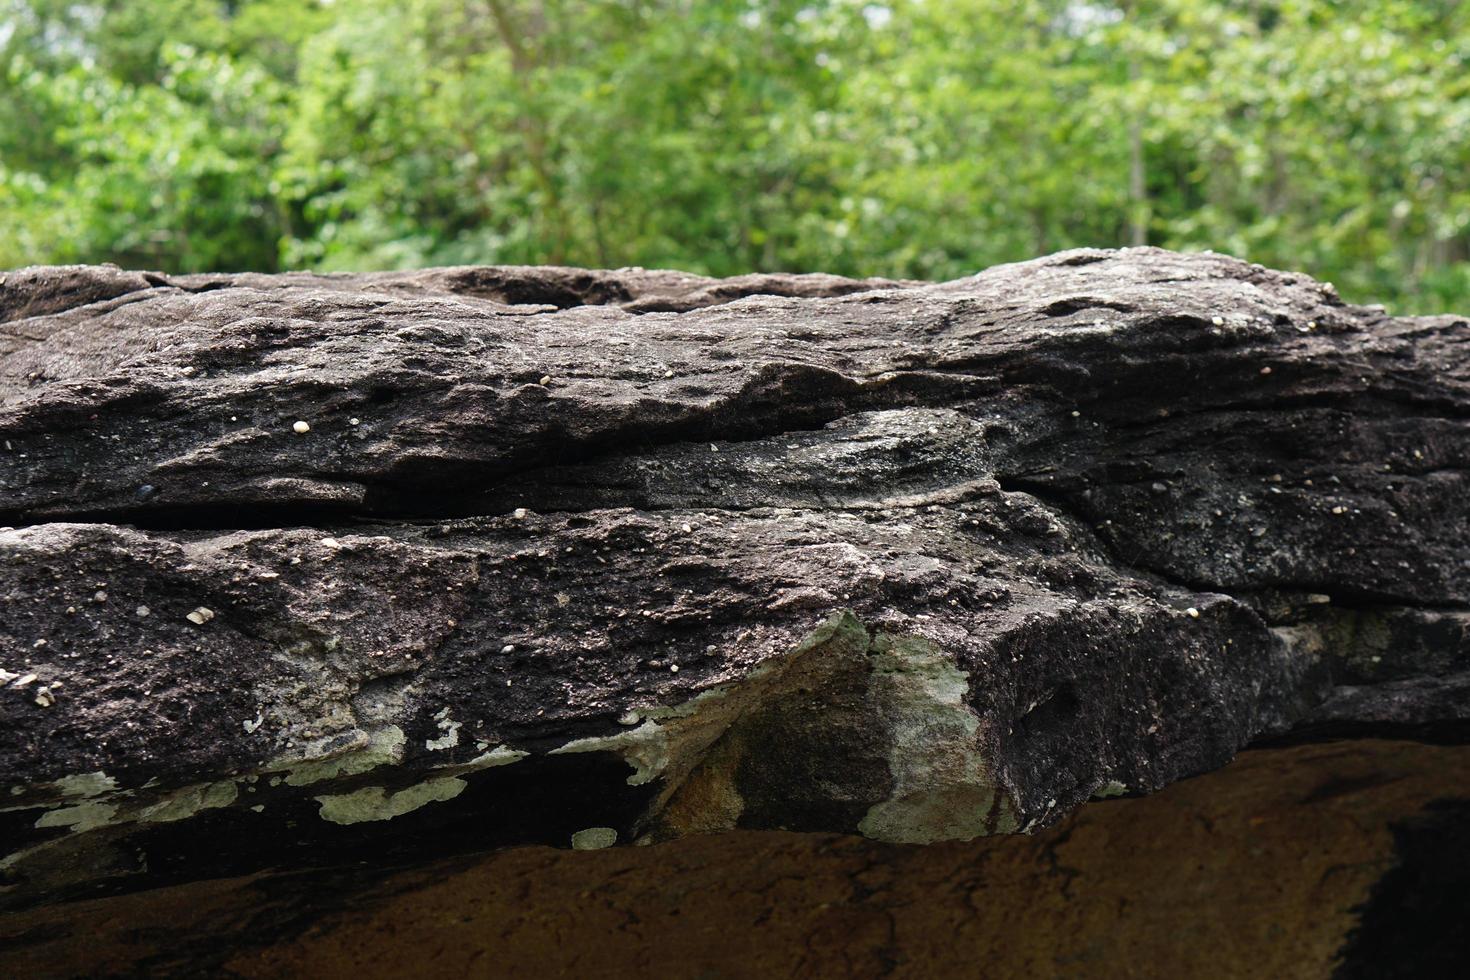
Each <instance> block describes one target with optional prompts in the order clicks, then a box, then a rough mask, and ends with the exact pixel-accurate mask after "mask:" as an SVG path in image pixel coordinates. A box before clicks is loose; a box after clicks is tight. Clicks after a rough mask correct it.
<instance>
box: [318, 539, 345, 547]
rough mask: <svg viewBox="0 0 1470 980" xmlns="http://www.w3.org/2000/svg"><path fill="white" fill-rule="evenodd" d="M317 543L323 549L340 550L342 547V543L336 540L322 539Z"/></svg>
mask: <svg viewBox="0 0 1470 980" xmlns="http://www.w3.org/2000/svg"><path fill="white" fill-rule="evenodd" d="M317 543H318V544H320V545H321V546H322V547H323V548H340V547H342V543H341V542H340V541H338V540H337V539H336V538H322V539H321V540H320V541H318V542H317Z"/></svg>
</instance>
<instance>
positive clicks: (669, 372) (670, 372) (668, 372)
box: [664, 371, 674, 378]
mask: <svg viewBox="0 0 1470 980" xmlns="http://www.w3.org/2000/svg"><path fill="white" fill-rule="evenodd" d="M673 376H674V372H673V371H665V372H664V377H666V378H672V377H673Z"/></svg>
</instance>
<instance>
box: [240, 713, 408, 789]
mask: <svg viewBox="0 0 1470 980" xmlns="http://www.w3.org/2000/svg"><path fill="white" fill-rule="evenodd" d="M406 742H407V738H406V737H405V736H404V734H403V729H401V728H399V727H398V726H397V725H388V726H385V727H383V728H380V729H378V730H377V731H375V732H373V733H371V734H370V735H368V738H367V744H366V745H359V746H358V747H355V748H353V749H352V750H351V751H348V752H345V753H343V754H341V755H337V756H333V757H331V758H326V759H320V760H316V761H310V762H304V763H298V764H293V765H292V766H291V769H290V771H289V772H287V773H286V784H287V785H288V786H309V785H311V784H312V783H319V782H321V781H323V780H326V779H338V778H340V777H343V776H356V775H358V774H359V773H364V772H368V771H369V770H371V769H376V768H377V767H378V766H387V765H396V764H398V763H399V762H402V761H403V747H404V744H405V743H406ZM279 768H281V767H280V766H279V765H276V764H273V765H271V766H267V767H266V771H274V770H277V769H279Z"/></svg>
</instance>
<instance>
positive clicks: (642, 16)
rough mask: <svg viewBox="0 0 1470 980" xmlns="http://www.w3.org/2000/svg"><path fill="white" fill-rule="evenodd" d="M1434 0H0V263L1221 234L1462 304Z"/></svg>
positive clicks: (1419, 296)
mask: <svg viewBox="0 0 1470 980" xmlns="http://www.w3.org/2000/svg"><path fill="white" fill-rule="evenodd" d="M1467 62H1470V8H1467V7H1466V5H1463V4H1460V3H1458V2H1455V0H1412V2H1411V0H1218V2H1204V0H1137V2H1132V0H1129V2H1106V0H1098V2H1064V0H1006V2H1001V0H946V2H943V3H939V2H935V0H929V2H925V0H891V2H883V3H864V2H860V0H615V2H592V0H315V2H312V0H91V2H87V0H0V266H15V265H24V264H30V263H36V262H100V261H113V262H117V263H119V264H122V265H126V266H134V267H146V268H156V269H162V270H165V271H199V270H219V269H231V270H241V269H260V270H276V269H281V268H321V269H342V268H393V267H412V266H422V265H439V264H453V263H469V262H475V263H568V264H577V265H593V266H622V265H643V266H650V267H652V266H669V267H677V268H683V269H688V270H691V271H696V272H707V273H711V274H717V275H726V274H733V273H740V272H748V271H755V270H802V271H808V270H822V271H829V272H836V273H844V274H849V275H885V276H896V277H916V278H952V277H956V276H961V275H965V274H967V273H970V272H973V271H975V270H977V269H979V268H982V267H985V266H988V265H992V264H995V263H997V262H1004V261H1011V260H1017V259H1022V258H1026V257H1029V256H1032V255H1036V254H1039V253H1043V252H1048V251H1053V250H1056V249H1060V248H1066V247H1071V246H1077V245H1101V246H1110V245H1124V244H1132V243H1148V244H1156V245H1163V246H1166V247H1170V248H1180V249H1203V248H1213V249H1217V250H1220V251H1226V252H1230V253H1233V254H1237V255H1240V256H1242V257H1246V258H1249V259H1251V260H1253V261H1258V262H1262V263H1266V264H1269V265H1274V266H1281V267H1288V268H1297V269H1301V270H1303V271H1306V272H1309V273H1311V274H1313V275H1315V276H1318V277H1320V278H1323V279H1327V280H1332V281H1334V282H1335V283H1336V284H1337V286H1338V287H1339V289H1340V290H1341V291H1342V292H1343V293H1344V294H1345V295H1347V296H1348V297H1349V298H1351V299H1356V300H1359V301H1370V300H1371V301H1382V302H1386V303H1389V304H1391V305H1394V306H1395V308H1396V309H1399V310H1403V311H1409V312H1431V311H1436V310H1441V309H1453V308H1457V307H1458V308H1459V309H1462V310H1463V309H1470V70H1467Z"/></svg>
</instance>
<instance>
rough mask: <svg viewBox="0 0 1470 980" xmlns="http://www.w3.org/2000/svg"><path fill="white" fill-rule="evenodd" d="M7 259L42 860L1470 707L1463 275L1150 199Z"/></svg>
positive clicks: (994, 763)
mask: <svg viewBox="0 0 1470 980" xmlns="http://www.w3.org/2000/svg"><path fill="white" fill-rule="evenodd" d="M48 284H49V285H48ZM757 292H759V293H769V292H778V293H787V294H791V295H788V296H785V297H781V296H771V295H745V294H747V293H757ZM838 294H845V295H838ZM0 312H3V315H4V316H5V317H7V318H8V319H7V320H6V321H5V322H3V323H0V440H3V442H0V520H3V521H5V522H7V523H9V524H10V525H12V526H11V527H10V528H9V529H6V530H3V531H0V557H3V564H0V600H3V612H0V669H4V670H5V671H6V672H7V673H6V674H5V675H3V676H4V677H6V678H8V679H7V680H6V682H5V686H4V687H3V688H0V717H3V719H4V722H5V734H4V737H3V739H0V794H3V795H0V807H3V808H4V811H5V812H3V813H0V820H3V822H4V827H5V828H6V846H7V851H8V855H7V856H6V857H4V858H0V875H3V879H0V882H3V883H0V903H3V904H4V905H6V906H8V907H11V908H17V907H23V906H27V905H30V904H34V903H36V902H40V901H45V900H51V899H57V898H66V897H75V896H78V895H81V894H90V893H92V891H93V890H94V889H96V888H97V887H98V885H99V884H100V885H102V886H104V887H106V888H137V887H142V886H148V885H154V884H161V883H167V882H175V881H182V880H193V879H198V878H205V877H213V876H219V875H227V874H249V873H252V872H255V871H258V870H261V869H264V868H269V867H280V866H295V865H322V866H334V865H339V864H341V863H342V862H344V861H349V860H353V861H355V860H360V859H362V858H363V857H364V856H371V857H372V858H374V859H377V860H383V861H386V860H389V859H393V860H399V859H403V860H406V859H409V858H414V859H423V858H427V857H431V856H434V855H442V854H446V853H451V852H454V851H461V850H468V849H484V848H487V847H494V846H502V845H510V844H527V843H538V844H554V845H558V846H563V847H566V846H571V845H573V844H576V845H577V846H584V847H585V846H593V845H601V844H606V843H608V842H617V843H629V842H633V841H657V840H664V839H670V838H677V837H680V836H684V835H687V834H690V833H694V832H708V831H719V830H728V829H733V828H741V829H757V830H759V829H765V830H774V829H782V830H790V831H809V832H856V833H862V834H865V835H867V836H869V837H873V838H877V839H879V840H882V841H889V842H916V843H917V842H932V841H940V840H950V839H966V838H972V837H974V836H976V835H983V834H995V833H1005V832H1012V831H1031V830H1035V829H1037V828H1042V827H1045V826H1048V825H1050V824H1052V823H1054V822H1056V821H1057V820H1059V819H1061V818H1062V817H1063V816H1064V815H1065V814H1067V813H1068V812H1070V811H1071V810H1073V809H1074V808H1076V807H1078V806H1079V805H1081V804H1082V803H1084V802H1085V801H1087V800H1088V799H1089V798H1091V797H1094V796H1110V795H1117V794H1124V793H1126V794H1146V793H1151V792H1153V791H1156V790H1159V789H1160V788H1162V787H1164V786H1166V785H1168V784H1170V783H1172V782H1174V781H1176V780H1179V779H1181V778H1183V777H1186V776H1191V775H1195V774H1199V773H1202V772H1207V771H1210V770H1212V769H1215V768H1218V767H1220V766H1222V765H1224V764H1225V763H1227V762H1228V761H1229V760H1230V759H1231V758H1232V757H1233V756H1234V754H1235V753H1236V752H1237V751H1238V750H1239V749H1240V748H1242V747H1243V746H1246V745H1248V744H1250V743H1252V742H1255V741H1260V740H1288V741H1290V740H1311V739H1320V738H1328V737H1336V736H1340V735H1345V734H1359V735H1361V734H1371V735H1391V736H1396V737H1412V738H1427V739H1432V740H1438V741H1459V740H1463V738H1464V736H1465V734H1466V732H1467V731H1470V726H1467V723H1466V722H1467V717H1470V632H1467V623H1470V547H1467V545H1470V494H1467V490H1470V486H1467V471H1466V469H1465V460H1466V459H1467V456H1470V423H1467V416H1470V357H1467V351H1470V345H1467V341H1470V325H1467V323H1466V321H1465V320H1464V319H1461V318H1456V317H1430V318H1393V317H1389V316H1387V315H1386V314H1384V313H1383V312H1382V311H1380V310H1376V309H1371V308H1362V307H1355V306H1349V305H1346V304H1344V303H1342V302H1341V301H1340V300H1339V299H1338V298H1337V297H1336V295H1335V294H1334V293H1333V292H1332V290H1331V288H1330V287H1325V286H1322V285H1319V284H1317V283H1315V282H1313V281H1311V280H1309V279H1306V278H1304V277H1301V276H1292V275H1287V274H1283V273H1277V272H1272V271H1269V270H1265V269H1262V268H1260V267H1258V266H1250V265H1247V264H1244V263H1241V262H1238V261H1236V260H1233V259H1228V258H1225V257H1221V256H1214V255H1177V254H1172V253H1168V252H1163V251H1159V250H1154V249H1130V250H1124V251H1120V252H1103V251H1091V250H1084V251H1074V252H1068V253H1062V254H1060V255H1056V256H1052V257H1049V258H1046V259H1040V260H1036V261H1034V262H1028V263H1023V264H1020V265H1014V266H1005V267H999V268H996V269H991V270H988V271H987V272H984V273H982V274H980V275H978V276H976V277H973V278H971V279H966V280H961V281H956V282H952V283H944V284H937V285H920V284H912V283H879V282H866V283H857V282H852V281H848V280H839V279H836V278H835V277H753V278H750V277H748V278H747V279H746V280H741V281H731V282H726V283H720V282H712V281H709V280H699V279H697V278H695V277H685V276H680V275H678V274H672V273H647V272H641V271H632V272H619V273H592V272H581V271H578V270H564V269H555V270H541V271H538V270H526V269H510V270H507V269H487V270H482V269H459V270H430V271H426V272H420V273H401V274H378V275H366V276H356V277H354V276H336V277H320V276H306V275H294V276H282V277H269V276H232V277H184V278H180V279H173V280H170V279H168V278H166V277H160V276H154V275H151V274H132V273H123V272H119V271H117V270H106V269H104V270H95V269H64V270H24V271H22V272H19V273H11V274H9V275H8V276H7V277H6V281H5V284H4V285H3V286H0ZM297 423H304V425H298V424H297ZM220 840H229V841H230V842H231V846H230V847H229V848H228V849H223V848H221V847H219V845H218V842H219V841H220Z"/></svg>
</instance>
